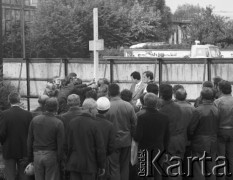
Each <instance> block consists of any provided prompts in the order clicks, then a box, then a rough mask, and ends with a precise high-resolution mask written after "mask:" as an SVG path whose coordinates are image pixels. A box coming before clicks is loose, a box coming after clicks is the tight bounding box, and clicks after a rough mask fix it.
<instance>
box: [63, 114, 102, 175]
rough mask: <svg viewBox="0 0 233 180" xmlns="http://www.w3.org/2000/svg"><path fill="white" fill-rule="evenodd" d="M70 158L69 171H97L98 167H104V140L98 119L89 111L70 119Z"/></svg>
mask: <svg viewBox="0 0 233 180" xmlns="http://www.w3.org/2000/svg"><path fill="white" fill-rule="evenodd" d="M68 158H69V160H68V163H67V170H68V171H75V172H79V173H96V172H97V170H98V168H101V169H102V168H104V164H105V160H106V152H105V147H104V140H103V137H102V135H101V132H100V131H99V130H98V127H97V122H96V120H95V119H94V118H93V117H91V115H90V114H89V113H88V112H83V113H82V114H81V115H80V116H78V117H76V118H74V119H72V120H71V121H70V124H69V136H68Z"/></svg>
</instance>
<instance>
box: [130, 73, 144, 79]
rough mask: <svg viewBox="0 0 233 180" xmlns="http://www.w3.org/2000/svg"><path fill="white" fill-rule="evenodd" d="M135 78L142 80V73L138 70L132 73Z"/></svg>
mask: <svg viewBox="0 0 233 180" xmlns="http://www.w3.org/2000/svg"><path fill="white" fill-rule="evenodd" d="M130 76H132V77H133V78H134V79H137V80H141V75H140V73H139V72H138V71H134V72H132V73H131V75H130Z"/></svg>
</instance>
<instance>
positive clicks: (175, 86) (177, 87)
mask: <svg viewBox="0 0 233 180" xmlns="http://www.w3.org/2000/svg"><path fill="white" fill-rule="evenodd" d="M178 89H184V86H182V85H181V84H176V85H174V86H173V88H172V90H173V93H174V94H175V93H176V91H177V90H178Z"/></svg>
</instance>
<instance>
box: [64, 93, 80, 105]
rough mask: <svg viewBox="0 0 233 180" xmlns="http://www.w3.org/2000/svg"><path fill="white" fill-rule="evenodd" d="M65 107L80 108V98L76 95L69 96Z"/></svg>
mask: <svg viewBox="0 0 233 180" xmlns="http://www.w3.org/2000/svg"><path fill="white" fill-rule="evenodd" d="M67 105H68V106H70V107H73V106H80V97H79V95H77V94H71V95H69V96H68V97H67Z"/></svg>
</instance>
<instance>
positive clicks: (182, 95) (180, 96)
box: [175, 88, 187, 101]
mask: <svg viewBox="0 0 233 180" xmlns="http://www.w3.org/2000/svg"><path fill="white" fill-rule="evenodd" d="M175 96H176V99H177V100H179V101H184V100H185V99H186V97H187V93H186V90H185V89H183V88H180V89H178V90H176V91H175Z"/></svg>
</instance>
